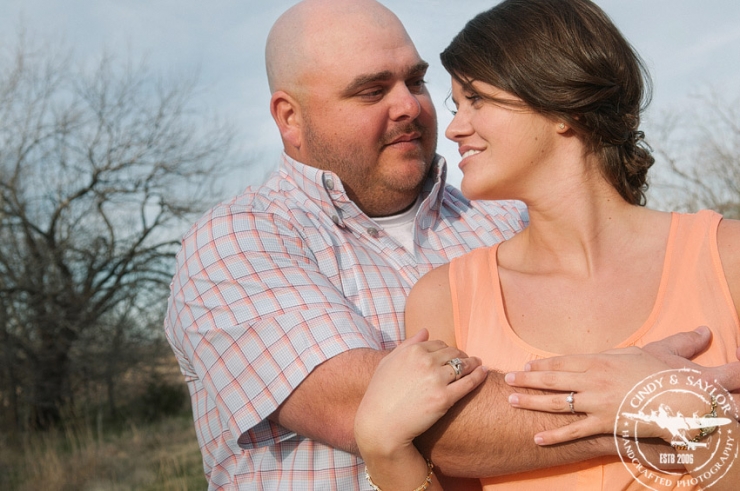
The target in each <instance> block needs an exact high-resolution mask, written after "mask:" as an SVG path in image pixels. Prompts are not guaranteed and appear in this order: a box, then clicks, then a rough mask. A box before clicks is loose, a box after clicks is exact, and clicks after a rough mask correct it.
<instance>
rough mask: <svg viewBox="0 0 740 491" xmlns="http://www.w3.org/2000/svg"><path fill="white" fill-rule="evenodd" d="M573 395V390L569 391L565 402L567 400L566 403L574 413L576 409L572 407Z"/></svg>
mask: <svg viewBox="0 0 740 491" xmlns="http://www.w3.org/2000/svg"><path fill="white" fill-rule="evenodd" d="M573 395H575V392H571V393H570V394H568V397H566V398H565V402H567V403H568V405H569V406H570V412H571V413H573V414H575V413H576V409H575V408H574V407H573V403H574V402H575V399H573Z"/></svg>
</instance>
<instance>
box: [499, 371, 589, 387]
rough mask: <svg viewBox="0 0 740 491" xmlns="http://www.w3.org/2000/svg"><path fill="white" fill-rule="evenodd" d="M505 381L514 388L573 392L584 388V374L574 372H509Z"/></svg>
mask: <svg viewBox="0 0 740 491" xmlns="http://www.w3.org/2000/svg"><path fill="white" fill-rule="evenodd" d="M504 381H506V383H507V384H509V385H511V386H513V387H527V388H530V389H543V390H557V391H561V392H564V391H568V392H569V391H571V390H573V389H575V388H578V387H583V383H582V381H583V374H582V373H573V372H540V371H533V372H509V373H507V374H506V375H505V376H504Z"/></svg>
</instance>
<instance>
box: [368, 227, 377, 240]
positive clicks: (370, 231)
mask: <svg viewBox="0 0 740 491" xmlns="http://www.w3.org/2000/svg"><path fill="white" fill-rule="evenodd" d="M367 233H368V235H370V237H372V238H373V239H377V238H378V235H380V234H378V229H377V228H375V227H370V228H369V229H367Z"/></svg>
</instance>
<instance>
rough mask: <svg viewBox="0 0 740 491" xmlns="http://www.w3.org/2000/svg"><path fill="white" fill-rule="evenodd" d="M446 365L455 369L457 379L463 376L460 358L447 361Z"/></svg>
mask: <svg viewBox="0 0 740 491" xmlns="http://www.w3.org/2000/svg"><path fill="white" fill-rule="evenodd" d="M445 365H449V366H451V367H452V369H453V370H455V380H457V379H459V378H460V377H462V362H461V361H460V358H453V359H451V360H450V361H448V362H447V363H445Z"/></svg>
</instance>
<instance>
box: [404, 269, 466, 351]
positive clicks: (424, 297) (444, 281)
mask: <svg viewBox="0 0 740 491" xmlns="http://www.w3.org/2000/svg"><path fill="white" fill-rule="evenodd" d="M449 270H450V267H449V264H445V265H443V266H440V267H438V268H435V269H433V270H432V271H430V272H429V273H427V274H425V275H424V276H422V278H421V279H420V280H419V281H418V282H417V283H416V285H414V287H413V288H412V289H411V293H410V294H409V297H408V299H407V301H406V336H407V337H408V336H413V335H414V334H416V333H417V332H419V330H421V329H422V328H426V329H427V330H428V331H429V339H441V340H443V341H445V342H446V343H447V344H448V345H450V346H454V345H455V330H454V326H453V315H452V297H451V294H450V280H449Z"/></svg>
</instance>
